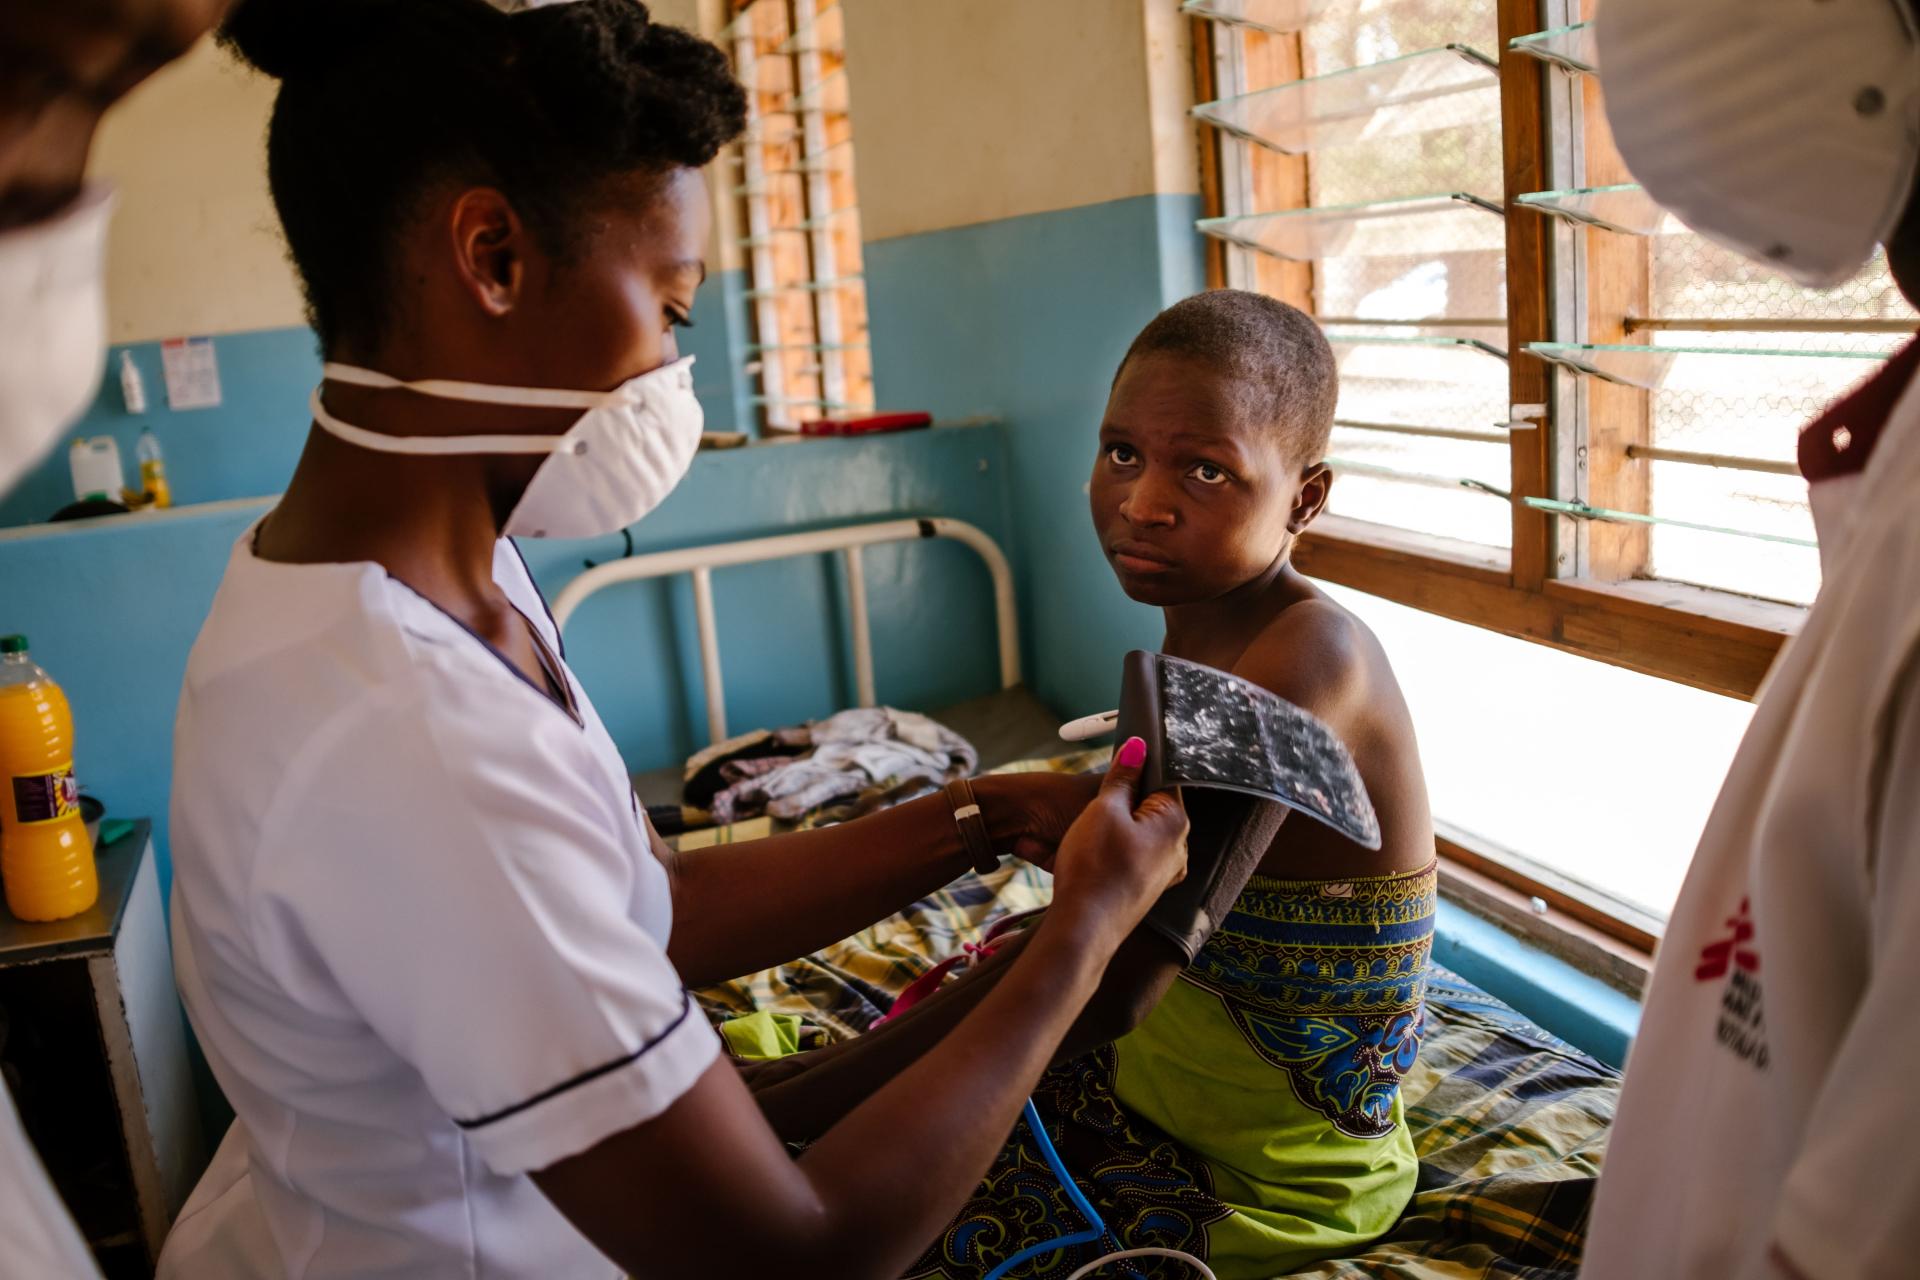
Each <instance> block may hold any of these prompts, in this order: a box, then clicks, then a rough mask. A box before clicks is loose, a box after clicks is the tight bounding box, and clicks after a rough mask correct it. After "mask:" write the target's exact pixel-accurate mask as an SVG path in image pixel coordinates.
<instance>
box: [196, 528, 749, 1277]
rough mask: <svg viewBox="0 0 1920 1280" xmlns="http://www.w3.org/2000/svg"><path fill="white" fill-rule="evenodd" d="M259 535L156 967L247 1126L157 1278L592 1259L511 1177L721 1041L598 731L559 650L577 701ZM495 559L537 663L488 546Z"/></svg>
mask: <svg viewBox="0 0 1920 1280" xmlns="http://www.w3.org/2000/svg"><path fill="white" fill-rule="evenodd" d="M252 538H253V535H252V531H249V532H248V534H247V535H246V536H245V537H243V538H242V539H241V540H240V542H239V544H238V545H237V546H236V547H235V549H234V552H233V557H232V560H231V561H230V563H229V565H228V568H227V573H226V577H225V579H224V581H223V582H222V584H221V587H220V591H219V594H218V595H217V596H216V598H215V600H214V604H213V610H212V613H211V615H210V616H209V618H208V620H207V623H206V625H205V627H204V628H203V629H202V631H201V634H200V638H199V640H198V642H197V643H196V644H195V646H194V650H193V655H192V658H191V660H190V662H189V664H188V668H187V677H186V683H185V688H184V689H183V691H182V694H181V700H180V712H179V719H178V723H177V727H176V731H175V740H174V788H173V810H172V848H173V858H174V888H173V942H174V957H175V969H176V973H177V976H178V979H179V983H180V989H181V993H182V995H183V997H184V999H185V1002H186V1007H187V1012H188V1015H189V1017H190V1018H191V1021H192V1023H193V1027H194V1030H195V1032H196V1033H197V1034H198V1036H199V1038H200V1042H201V1044H202V1045H203V1046H204V1047H205V1050H206V1053H207V1058H208V1060H209V1062H210V1063H211V1064H212V1067H213V1071H214V1075H215V1077H216V1078H217V1079H218V1080H219V1082H220V1086H221V1087H222V1088H223V1089H224V1090H225V1091H226V1094H227V1096H228V1098H229V1099H230V1100H231V1101H232V1103H233V1106H234V1109H235V1111H236V1112H237V1114H238V1119H237V1120H236V1121H235V1124H234V1128H233V1130H232V1131H231V1132H230V1134H229V1135H228V1140H227V1142H226V1143H225V1144H224V1145H223V1148H222V1152H221V1155H220V1156H219V1157H218V1158H217V1159H216V1161H215V1165H214V1168H213V1169H211V1170H210V1171H209V1173H208V1175H207V1177H206V1178H205V1179H203V1181H202V1184H201V1185H200V1187H198V1188H197V1189H196V1191H195V1193H194V1196H193V1198H192V1199H191V1200H190V1201H189V1202H188V1205H187V1207H186V1209H185V1210H184V1211H183V1213H182V1216H181V1221H180V1222H179V1224H178V1225H177V1226H176V1228H175V1233H174V1236H173V1238H172V1239H171V1240H170V1241H169V1244H168V1248H167V1251H166V1254H165V1256H164V1257H163V1259H162V1265H161V1274H162V1275H163V1276H172V1277H193V1280H219V1278H220V1277H222V1276H226V1275H234V1276H238V1275H249V1276H251V1275H258V1274H260V1273H261V1269H262V1268H263V1267H266V1269H267V1270H268V1271H269V1272H271V1273H277V1274H282V1275H286V1276H291V1277H322V1276H356V1277H376V1276H394V1277H399V1276H406V1277H430V1276H461V1277H473V1276H489V1277H491V1276H525V1277H535V1276H538V1277H542V1278H543V1280H545V1278H548V1277H572V1276H592V1277H607V1276H611V1275H613V1274H614V1273H615V1269H614V1267H613V1265H612V1264H611V1263H610V1262H609V1261H608V1260H607V1259H606V1258H605V1257H604V1256H603V1255H601V1254H600V1253H599V1252H598V1251H597V1250H595V1249H594V1248H593V1247H592V1245H590V1244H589V1243H588V1242H587V1241H586V1239H585V1238H584V1237H582V1236H581V1235H580V1234H579V1233H578V1232H577V1231H575V1230H574V1229H573V1227H572V1226H570V1225H569V1224H568V1223H567V1222H566V1221H565V1219H563V1218H562V1217H561V1215H560V1214H559V1212H558V1211H557V1210H556V1209H554V1207H553V1206H552V1205H551V1204H550V1203H549V1202H548V1201H547V1200H546V1198H545V1197H544V1196H542V1195H541V1193H540V1192H539V1190H538V1189H537V1188H536V1187H535V1186H534V1185H533V1183H532V1182H531V1181H530V1180H529V1179H528V1178H527V1176H526V1175H527V1173H528V1171H529V1170H537V1169H541V1168H544V1167H546V1166H548V1165H550V1164H553V1163H554V1162H556V1161H558V1160H560V1159H562V1158H564V1157H566V1156H569V1155H573V1154H576V1153H578V1152H580V1151H584V1150H586V1149H587V1148H589V1147H591V1146H593V1145H594V1144H596V1143H597V1142H599V1141H600V1140H602V1139H604V1138H607V1137H609V1136H611V1135H613V1134H615V1133H619V1132H621V1131H623V1130H625V1129H628V1128H631V1127H632V1126H634V1125H636V1124H639V1123H640V1122H642V1121H644V1120H647V1119H649V1118H651V1117H653V1116H655V1115H658V1114H659V1113H660V1112H662V1111H663V1110H665V1109H666V1108H667V1107H668V1106H669V1105H670V1104H672V1103H673V1101H674V1100H675V1099H677V1098H678V1097H679V1096H680V1095H681V1094H682V1093H684V1092H685V1091H686V1089H687V1088H688V1087H689V1086H690V1085H692V1084H693V1082H694V1081H695V1080H696V1079H697V1078H698V1077H699V1075H700V1074H701V1073H702V1072H703V1071H704V1070H705V1069H706V1068H707V1067H708V1066H709V1065H710V1064H711V1063H712V1062H713V1061H714V1059H715V1056H716V1054H717V1052H718V1038H717V1037H716V1036H715V1034H714V1033H713V1031H712V1030H711V1029H710V1028H709V1027H708V1025H707V1023H706V1021H705V1019H704V1018H703V1017H702V1016H701V1014H700V1011H699V1009H698V1008H697V1007H696V1006H695V1005H694V1004H693V1002H692V1001H691V1000H690V998H689V997H688V995H687V993H686V991H685V990H684V988H683V987H682V985H681V983H680V980H679V977H678V976H677V975H676V974H675V972H674V969H673V966H672V964H671V963H670V962H669V961H668V960H667V957H666V952H665V947H666V942H667V936H668V931H669V929H670V927H671V924H672V904H671V900H670V898H669V896H668V885H667V879H666V873H665V870H664V869H663V868H662V867H661V865H660V863H659V861H658V860H657V859H656V858H655V857H654V855H653V853H652V851H651V848H650V846H649V844H648V839H647V833H646V828H645V824H644V822H643V821H642V819H641V816H640V813H639V808H638V804H637V802H636V801H635V799H634V796H633V792H632V788H631V786H630V785H629V783H628V779H627V774H626V769H625V766H624V765H623V763H622V761H621V758H620V755H619V752H618V751H617V750H616V749H615V748H614V745H613V742H612V740H611V739H610V738H609V737H608V736H607V732H606V729H605V728H604V727H603V726H602V725H601V723H600V720H599V718H598V717H597V716H596V715H595V714H594V712H593V708H592V705H591V704H590V703H589V702H588V701H587V698H586V695H585V693H584V692H583V691H582V690H581V689H580V687H579V685H578V683H577V682H575V681H574V679H573V677H572V675H571V673H569V672H567V671H566V669H565V665H564V662H562V661H561V660H560V658H559V657H557V656H554V657H553V658H552V664H553V667H554V669H555V674H556V676H557V678H558V679H559V680H563V681H564V682H565V684H566V688H567V691H568V693H569V694H570V701H571V702H572V703H573V708H572V709H571V710H569V709H564V708H562V707H560V706H558V705H556V703H555V702H554V701H553V700H552V699H551V698H549V697H548V696H547V695H546V694H545V693H544V692H542V691H540V690H537V689H535V688H534V687H533V686H532V685H531V684H529V683H528V682H527V680H526V679H525V678H524V677H523V676H522V675H521V674H520V672H519V671H518V669H516V668H514V667H512V666H511V665H509V664H508V663H507V662H506V661H505V659H503V658H502V657H501V656H500V655H499V654H497V653H496V652H495V651H494V650H493V649H492V648H490V647H489V646H488V645H487V644H485V643H484V642H483V641H481V640H480V639H479V638H478V637H476V636H475V635H473V634H472V633H470V632H469V631H467V630H466V629H465V628H464V627H463V626H462V625H460V624H459V623H458V622H456V621H455V620H454V619H452V618H451V617H450V616H448V615H447V614H445V613H443V612H442V611H441V610H440V609H438V608H437V607H435V606H434V605H432V604H430V603H428V602H427V601H426V600H425V599H424V598H422V597H421V596H419V595H417V594H415V593H414V592H413V591H412V590H410V589H409V588H408V587H406V586H405V585H404V584H403V583H401V582H399V581H396V580H395V579H394V578H392V577H390V576H389V575H388V574H387V573H386V572H385V571H383V570H382V569H381V568H379V567H378V566H376V565H372V564H365V563H359V564H331V565H287V564H277V563H272V562H268V561H264V560H261V559H259V558H258V557H256V556H255V555H254V554H253V552H252ZM494 577H495V580H496V581H497V582H498V583H499V585H500V586H501V588H502V589H503V590H504V591H505V592H506V593H507V595H508V597H509V598H510V599H511V600H512V601H513V602H514V604H515V605H516V606H517V607H518V608H519V610H520V611H521V612H522V613H523V614H525V615H526V616H527V618H528V619H529V620H530V621H531V622H532V624H533V626H534V627H535V629H536V631H537V633H538V634H539V636H540V637H541V639H542V640H544V642H545V644H546V646H547V647H548V649H549V653H550V655H557V654H558V653H559V651H560V640H559V635H558V633H557V631H556V629H555V628H554V626H553V623H552V619H551V617H550V615H549V614H548V613H547V612H546V608H545V605H544V602H543V601H542V600H541V598H540V596H539V594H538V592H537V590H536V589H535V587H534V585H533V582H532V580H531V579H530V578H529V576H528V575H527V572H526V566H525V564H524V562H523V561H522V560H521V559H520V556H519V553H518V551H517V550H516V549H515V548H514V547H513V545H512V544H511V543H510V542H507V541H504V540H503V541H502V542H501V543H500V545H499V547H498V549H497V552H496V555H495V563H494ZM263 1259H264V1260H266V1261H263Z"/></svg>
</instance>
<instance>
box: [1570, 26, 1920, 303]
mask: <svg viewBox="0 0 1920 1280" xmlns="http://www.w3.org/2000/svg"><path fill="white" fill-rule="evenodd" d="M1910 4H1911V0H1604V2H1603V3H1602V4H1601V6H1600V13H1599V16H1598V17H1597V18H1596V19H1595V24H1596V25H1595V36H1596V39H1597V42H1598V46H1597V48H1598V52H1597V56H1598V60H1599V65H1600V87H1601V89H1602V90H1603V91H1604V93H1605V95H1606V103H1607V119H1608V122H1609V123H1610V124H1611V125H1612V126H1613V135H1614V140H1615V142H1616V143H1617V144H1618V146H1619V148H1620V154H1621V156H1622V158H1624V159H1625V160H1626V162H1627V168H1628V169H1630V170H1632V172H1633V176H1634V177H1635V178H1636V179H1638V180H1639V182H1640V184H1641V186H1643V187H1645V188H1646V190H1647V193H1648V194H1649V195H1651V196H1652V197H1653V198H1654V199H1655V200H1657V201H1659V202H1660V203H1661V204H1663V205H1665V206H1666V207H1667V208H1668V209H1671V210H1672V211H1673V212H1674V213H1675V214H1676V215H1678V216H1679V218H1680V220H1681V221H1682V222H1684V223H1686V224H1687V225H1688V226H1690V227H1692V228H1693V229H1694V230H1695V231H1698V232H1699V233H1700V234H1701V235H1703V236H1706V237H1707V238H1708V239H1710V240H1714V241H1716V242H1718V243H1720V244H1722V245H1725V246H1726V247H1728V248H1730V249H1732V250H1734V251H1735V252H1737V253H1741V254H1744V255H1745V256H1747V257H1749V258H1753V259H1756V260H1758V261H1762V262H1767V263H1770V264H1771V265H1773V266H1774V267H1776V268H1777V269H1778V270H1780V271H1782V272H1784V273H1785V274H1786V275H1788V276H1790V277H1792V278H1793V279H1794V280H1795V281H1796V282H1798V283H1800V284H1803V285H1808V286H1813V287H1824V286H1827V285H1834V284H1838V283H1840V282H1841V281H1843V280H1845V279H1847V278H1848V277H1849V276H1851V275H1853V274H1854V272H1856V271H1858V270H1859V269H1860V268H1861V266H1862V265H1864V264H1865V263H1866V261H1867V259H1868V258H1870V257H1872V256H1873V250H1874V246H1875V245H1877V244H1880V243H1882V242H1884V241H1885V239H1886V238H1887V236H1888V235H1890V234H1891V233H1892V231H1893V229H1894V227H1895V226H1896V225H1897V224H1898V223H1899V221H1900V216H1901V214H1902V213H1903V212H1904V211H1905V209H1906V206H1907V201H1908V199H1909V197H1910V195H1911V193H1912V190H1913V179H1914V167H1915V163H1916V160H1917V159H1920V44H1916V39H1915V30H1914V21H1913V13H1912V10H1911V9H1910V7H1909V6H1910Z"/></svg>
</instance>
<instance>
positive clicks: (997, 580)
mask: <svg viewBox="0 0 1920 1280" xmlns="http://www.w3.org/2000/svg"><path fill="white" fill-rule="evenodd" d="M918 538H951V539H952V540H953V541H955V542H958V543H961V544H963V545H965V546H968V547H971V548H972V549H973V550H974V552H975V553H977V554H978V555H979V557H980V558H981V559H982V560H984V561H986V564H987V572H988V573H989V574H991V575H992V577H993V610H994V621H995V624H996V626H997V628H998V631H999V638H1000V684H1001V687H1002V688H1007V689H1011V688H1012V687H1013V686H1014V685H1017V684H1019V683H1020V624H1019V617H1018V615H1017V614H1016V612H1015V606H1014V600H1013V570H1012V569H1010V568H1009V567H1008V565H1007V557H1006V553H1004V552H1003V551H1001V550H1000V545H999V544H998V543H996V542H995V541H994V540H993V539H992V538H990V537H988V536H987V535H986V534H985V533H984V532H982V531H981V530H980V529H978V528H977V527H975V526H973V525H970V524H968V523H967V522H966V521H964V520H946V519H942V518H939V517H934V518H930V519H914V520H883V521H880V522H878V523H876V524H851V525H842V526H841V527H839V528H837V529H819V530H815V531H813V532H811V533H786V534H780V535H778V536H775V537H771V538H748V539H745V540H743V541H740V542H716V543H712V544H710V545H708V546H704V547H687V548H684V549H682V550H679V551H655V552H652V553H649V554H647V555H638V556H628V557H626V558H625V559H623V560H614V561H610V562H609V563H607V564H602V565H596V566H594V567H593V568H591V569H589V570H587V571H586V572H585V573H583V574H581V575H580V576H579V577H577V578H575V579H574V580H573V581H572V582H569V583H568V584H567V585H566V587H565V589H563V590H562V591H561V592H560V595H559V597H558V598H557V599H555V600H554V602H553V617H554V622H555V625H557V626H559V627H560V628H561V629H563V630H564V629H565V627H566V625H567V620H568V619H569V618H571V617H572V616H573V615H574V612H575V611H576V610H577V609H579V607H580V606H581V604H582V603H583V602H584V601H585V600H586V599H587V597H588V596H591V595H592V594H594V593H595V592H596V591H601V590H604V589H606V588H607V587H610V586H613V585H614V584H615V583H620V582H637V581H640V580H642V579H647V578H665V577H671V576H673V575H675V574H681V573H686V574H691V575H692V577H693V610H694V625H695V627H696V628H697V630H698V632H699V636H700V673H701V678H702V683H703V685H704V687H705V689H706V695H707V733H708V735H709V736H710V738H711V740H712V741H714V742H722V741H725V739H726V737H727V708H726V691H725V686H724V684H723V683H722V681H721V676H720V634H719V631H718V629H717V627H716V625H715V622H714V615H713V571H714V570H715V569H724V568H726V567H728V566H730V565H742V564H759V563H762V562H764V561H768V560H785V559H789V558H791V557H793V556H804V555H818V554H820V553H821V552H826V551H838V552H840V553H841V555H842V557H843V558H844V560H845V564H846V573H847V601H848V608H849V611H850V613H851V614H852V624H853V625H852V638H853V675H854V685H855V689H856V692H857V694H858V697H859V699H860V705H861V706H863V707H871V706H874V705H876V703H875V698H874V691H873V636H872V632H871V631H870V629H869V626H868V621H867V580H866V576H865V574H864V572H863V571H862V569H861V564H860V551H861V548H863V547H871V546H874V545H875V544H877V543H882V542H910V541H913V540H915V539H918Z"/></svg>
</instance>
